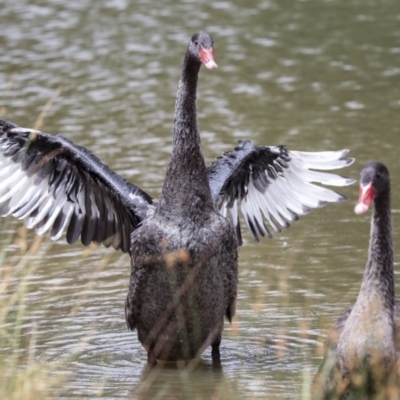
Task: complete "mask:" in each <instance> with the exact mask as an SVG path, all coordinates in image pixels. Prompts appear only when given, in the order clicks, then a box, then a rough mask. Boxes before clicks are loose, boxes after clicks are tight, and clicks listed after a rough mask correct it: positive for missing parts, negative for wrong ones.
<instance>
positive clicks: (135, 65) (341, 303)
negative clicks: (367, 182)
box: [0, 0, 400, 399]
mask: <svg viewBox="0 0 400 400" xmlns="http://www.w3.org/2000/svg"><path fill="white" fill-rule="evenodd" d="M32 3H33V2H29V1H23V0H13V1H11V0H5V1H3V3H2V7H1V8H0V18H1V21H2V22H1V27H2V28H1V30H0V44H1V48H2V51H1V52H0V90H1V92H0V93H1V94H0V113H1V115H2V116H5V117H7V118H8V119H10V120H11V121H14V122H16V123H18V124H20V125H22V126H30V127H33V126H36V127H38V128H40V129H42V130H43V131H46V132H51V133H61V134H63V135H65V136H66V137H68V138H69V139H70V140H72V141H74V142H76V143H79V144H81V145H84V146H86V147H88V148H89V149H91V150H92V151H93V152H94V153H95V154H96V155H97V156H99V157H100V158H101V159H102V160H103V161H104V162H105V163H106V164H108V165H109V166H110V167H111V168H112V169H114V170H115V171H116V172H118V173H120V174H121V175H123V176H124V177H125V178H126V179H128V180H130V181H132V182H134V183H135V184H137V185H138V186H139V187H141V188H142V189H144V190H145V191H147V192H148V193H149V194H151V195H152V196H155V197H158V195H159V193H160V189H161V185H162V182H163V179H164V171H165V168H166V166H167V163H168V161H169V154H170V150H171V130H172V121H173V108H174V101H175V93H176V87H177V82H178V80H179V76H180V71H181V64H182V58H183V54H184V51H185V47H186V44H187V42H188V40H189V38H190V36H191V35H192V34H193V33H194V32H195V31H197V30H200V29H203V30H207V31H209V32H210V33H211V34H212V35H213V37H214V40H215V48H216V49H215V54H216V60H217V62H218V64H219V69H218V70H217V71H212V72H211V71H206V70H202V71H201V76H200V81H199V99H198V110H199V123H200V128H201V132H202V146H203V152H204V156H205V158H206V160H207V162H211V161H212V160H213V159H214V158H215V157H217V156H218V155H219V154H220V153H221V152H222V151H224V150H228V149H231V148H233V146H234V145H235V143H236V141H237V140H239V139H251V140H252V141H254V142H256V143H258V144H262V145H278V144H285V145H286V146H287V147H288V148H290V149H295V150H330V149H340V148H350V149H351V155H352V156H354V157H356V158H357V162H356V163H355V164H354V166H352V167H351V168H349V169H347V170H346V171H344V174H346V175H349V176H351V177H353V178H357V177H358V173H359V171H360V169H361V167H362V165H363V164H364V163H365V162H366V161H368V160H371V159H379V160H381V161H383V162H385V163H386V165H387V166H388V167H389V169H390V171H391V174H392V183H393V186H394V190H393V209H394V214H393V216H394V227H395V231H394V238H395V240H400V238H399V236H400V231H399V229H400V228H398V226H400V223H398V214H399V210H400V205H399V204H400V203H399V202H400V197H399V195H398V193H397V192H396V190H395V188H396V187H397V186H398V184H399V182H400V160H399V158H398V156H397V147H398V146H397V144H398V140H399V139H398V137H399V130H400V128H399V127H400V68H399V53H400V5H399V3H398V1H397V0H386V1H381V2H379V3H378V2H374V1H369V2H365V1H355V0H353V1H347V0H332V1H319V0H309V1H294V0H293V1H290V0H284V1H278V0H270V1H268V0H251V1H246V2H242V1H238V0H236V1H234V0H230V1H216V2H212V3H210V2H207V1H198V2H192V1H183V2H179V3H178V4H177V3H176V2H174V1H170V0H165V1H163V2H159V1H155V0H142V1H137V2H128V1H123V0H113V1H111V0H110V1H103V2H93V1H89V0H81V1H79V2H75V1H72V2H64V1H61V0H60V1H58V0H43V1H41V2H35V3H36V4H32ZM49 100H50V101H51V102H52V103H51V104H48V102H49ZM46 104H48V111H47V112H46V113H45V114H42V117H43V116H44V118H39V116H40V115H41V113H42V112H43V109H44V107H45V105H46ZM341 192H342V193H343V194H345V195H347V196H348V197H349V201H348V202H347V203H343V204H335V205H330V206H328V207H326V208H323V209H320V210H316V211H314V212H313V213H312V214H311V215H308V216H306V217H304V218H302V219H301V220H300V221H299V222H297V223H296V224H295V225H294V226H292V227H291V228H290V229H289V230H286V231H284V232H282V233H281V234H279V235H275V237H274V239H272V240H263V241H262V242H261V243H255V242H254V241H253V240H252V239H251V238H250V236H249V235H246V236H245V245H244V246H243V247H242V248H241V250H240V283H239V295H238V310H237V315H236V317H235V319H234V322H233V324H232V325H231V326H229V325H228V324H227V325H226V328H225V331H224V337H223V342H222V346H221V354H222V370H215V369H213V368H212V366H211V357H210V352H209V351H208V350H207V351H206V352H205V354H204V356H203V360H202V365H201V366H200V367H199V368H198V369H196V370H195V371H194V372H193V373H192V374H189V373H188V371H186V370H177V369H172V368H167V369H165V370H162V371H159V372H157V373H156V374H153V375H151V376H148V375H147V373H146V372H145V363H146V354H145V351H144V350H143V349H142V348H141V346H140V344H139V343H138V341H137V338H136V334H132V333H131V332H128V331H127V329H126V325H125V320H124V312H123V303H124V300H125V296H126V292H127V286H128V279H129V271H130V265H129V258H128V256H127V255H122V254H120V253H116V252H113V251H112V250H106V249H103V248H101V247H99V248H90V249H83V248H82V247H81V246H80V245H79V244H77V245H74V246H68V245H66V244H65V243H64V241H62V240H61V241H60V243H56V244H54V245H52V246H51V248H49V249H48V248H47V246H48V244H49V242H50V240H49V239H48V238H47V239H45V240H44V242H43V243H44V244H42V247H41V249H42V250H41V251H43V252H46V254H47V255H46V256H43V255H42V254H41V253H40V252H39V253H38V254H37V255H33V256H31V257H30V259H29V262H28V266H25V267H24V268H28V267H29V266H34V268H35V269H34V271H33V272H32V273H31V274H30V275H29V280H28V287H27V295H26V296H27V297H26V300H27V308H26V313H25V316H24V319H23V330H22V342H21V345H20V350H19V351H20V353H21V356H22V357H23V356H25V355H26V354H28V353H29V351H31V350H32V346H33V345H32V337H34V338H35V341H34V350H35V352H34V354H35V358H36V359H38V360H39V359H47V360H49V362H57V361H60V360H62V365H63V370H64V371H67V372H68V373H70V378H69V380H68V381H67V382H66V384H65V387H64V391H63V397H65V398H84V397H91V398H94V397H97V398H103V399H107V398H108V399H116V398H129V397H132V398H152V399H154V398H171V399H172V398H189V397H190V398H198V399H201V398H204V399H208V398H211V397H212V396H215V398H240V399H243V398H259V397H260V398H282V399H283V398H286V399H291V398H293V396H294V395H295V396H299V394H300V393H301V390H302V388H303V387H306V386H307V382H308V377H309V376H312V374H313V373H314V372H315V371H316V369H317V367H318V365H319V363H320V361H321V352H320V349H321V343H322V341H323V337H324V335H325V334H326V332H327V329H328V327H329V326H330V324H331V323H332V322H333V321H334V319H335V318H336V317H337V316H338V315H340V314H341V312H343V311H344V310H345V309H346V308H347V307H348V305H350V304H352V302H354V299H355V297H356V294H357V292H358V289H359V284H360V281H361V279H362V273H363V268H364V265H365V261H366V254H367V244H368V235H369V218H370V217H369V215H364V216H361V217H356V216H355V215H354V213H353V211H352V210H353V206H354V202H355V200H356V197H357V188H356V186H353V187H349V188H345V189H343V190H341ZM1 222H2V224H3V225H2V226H3V229H2V233H1V235H0V240H1V242H2V243H3V247H4V248H5V249H7V251H8V252H9V254H11V255H12V254H14V256H13V257H18V254H19V253H18V250H17V248H18V243H19V242H18V240H17V239H18V238H19V236H18V235H21V234H22V235H24V233H19V234H15V232H16V230H17V229H18V227H20V226H21V225H20V223H19V222H16V221H14V220H12V219H6V220H2V221H1ZM32 241H33V236H28V243H31V242H32ZM10 242H11V244H9V243H10ZM396 265H397V263H396ZM21 273H22V272H21ZM16 276H18V274H16ZM13 279H14V280H13V282H12V284H14V285H15V284H16V281H17V278H16V277H15V278H13ZM17 308H18V307H16V308H15V310H17ZM3 328H6V329H9V330H10V331H11V330H12V329H13V321H12V320H10V322H9V323H8V325H6V326H5V327H3ZM2 343H3V344H2ZM1 354H3V355H4V356H8V355H9V350H8V348H7V345H6V342H5V341H4V342H0V355H1ZM60 372H61V371H60ZM149 382H151V384H149Z"/></svg>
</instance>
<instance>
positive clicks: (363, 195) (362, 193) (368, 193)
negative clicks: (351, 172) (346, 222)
mask: <svg viewBox="0 0 400 400" xmlns="http://www.w3.org/2000/svg"><path fill="white" fill-rule="evenodd" d="M374 197H375V190H374V188H373V187H372V182H370V183H369V184H368V185H365V186H363V185H362V184H361V185H360V190H359V195H358V201H357V204H356V206H355V207H354V212H355V213H356V214H357V215H360V214H364V213H365V212H367V211H368V208H369V206H370V205H371V203H372V200H374Z"/></svg>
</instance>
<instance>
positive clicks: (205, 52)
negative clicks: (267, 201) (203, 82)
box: [200, 47, 218, 69]
mask: <svg viewBox="0 0 400 400" xmlns="http://www.w3.org/2000/svg"><path fill="white" fill-rule="evenodd" d="M200 60H201V62H202V63H203V64H204V66H205V67H206V68H208V69H217V68H218V65H217V63H216V62H215V60H214V49H212V48H211V49H206V48H204V47H202V48H201V49H200Z"/></svg>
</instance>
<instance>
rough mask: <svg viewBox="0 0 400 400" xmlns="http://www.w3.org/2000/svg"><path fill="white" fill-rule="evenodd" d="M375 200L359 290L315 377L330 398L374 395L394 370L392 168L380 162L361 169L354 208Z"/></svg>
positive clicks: (397, 319)
mask: <svg viewBox="0 0 400 400" xmlns="http://www.w3.org/2000/svg"><path fill="white" fill-rule="evenodd" d="M372 201H374V212H373V215H372V221H371V237H370V244H369V251H368V261H367V264H366V267H365V272H364V278H363V281H362V284H361V288H360V292H359V294H358V297H357V300H356V303H355V304H354V306H353V307H352V308H351V309H349V310H347V311H346V312H345V314H344V315H342V316H341V317H340V318H338V320H337V321H336V323H335V324H334V326H333V328H332V330H331V332H330V334H329V336H328V340H327V342H326V358H325V361H324V364H323V365H322V367H321V368H320V371H319V374H318V375H317V377H316V384H317V385H319V390H320V393H323V395H324V397H325V398H338V399H341V398H346V397H347V396H348V395H351V394H354V393H356V394H357V395H359V396H361V397H362V396H364V397H362V398H367V397H368V396H372V397H373V398H375V397H374V396H375V395H376V393H377V392H378V391H380V390H382V387H383V386H384V384H385V382H387V379H388V377H389V376H390V374H391V372H392V371H393V367H394V365H395V363H396V360H397V351H398V350H399V348H400V347H399V344H400V342H398V341H397V340H396V325H397V326H398V327H400V302H397V301H395V295H394V275H393V240H392V222H391V208H390V181H389V172H388V170H387V169H386V167H385V166H384V165H383V164H380V163H371V164H368V165H367V166H366V167H364V169H363V170H362V172H361V184H360V198H359V201H358V203H357V205H356V207H355V212H356V213H357V214H361V213H364V212H366V211H367V210H368V207H369V205H370V204H371V202H372ZM324 369H325V370H324ZM361 397H360V398H361ZM368 398H369V397H368Z"/></svg>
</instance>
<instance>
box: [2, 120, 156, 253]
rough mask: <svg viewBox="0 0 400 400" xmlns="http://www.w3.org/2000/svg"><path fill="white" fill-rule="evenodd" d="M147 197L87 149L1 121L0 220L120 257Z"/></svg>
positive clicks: (148, 200) (147, 204) (147, 205)
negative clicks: (23, 224)
mask: <svg viewBox="0 0 400 400" xmlns="http://www.w3.org/2000/svg"><path fill="white" fill-rule="evenodd" d="M151 204H152V198H151V197H150V196H149V195H148V194H146V193H145V192H143V191H142V190H140V189H139V188H138V187H136V186H134V185H132V184H130V183H129V182H126V181H125V180H124V179H123V178H121V177H120V176H119V175H117V174H116V173H114V172H112V171H111V170H110V169H109V168H108V167H107V166H106V165H104V164H102V163H101V162H100V160H99V159H98V158H97V157H95V156H94V155H93V154H91V153H90V152H89V151H88V150H87V149H85V148H84V147H81V146H77V145H74V144H73V143H72V142H70V141H69V140H67V139H65V138H64V137H62V136H58V135H54V136H53V135H48V134H46V133H42V132H38V131H34V130H31V129H25V128H20V127H18V126H17V125H14V124H12V123H10V122H8V121H4V120H0V215H2V216H6V215H13V216H14V217H17V218H19V219H25V221H26V226H27V227H28V228H35V230H36V232H37V233H38V234H43V233H45V232H46V231H48V230H51V238H52V239H54V240H57V239H59V238H60V236H61V235H62V233H63V232H64V231H66V237H67V241H68V243H74V242H75V241H76V240H77V239H78V238H79V237H81V241H82V243H83V244H84V245H88V244H89V243H91V242H98V243H101V242H104V244H105V245H106V246H110V245H112V246H113V247H114V248H115V249H119V248H120V249H121V250H122V251H124V252H129V250H130V234H131V232H132V231H133V230H134V229H135V228H136V227H137V225H138V224H139V223H140V221H141V219H142V218H143V216H144V215H145V214H146V212H147V209H148V208H151V207H152V206H151Z"/></svg>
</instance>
